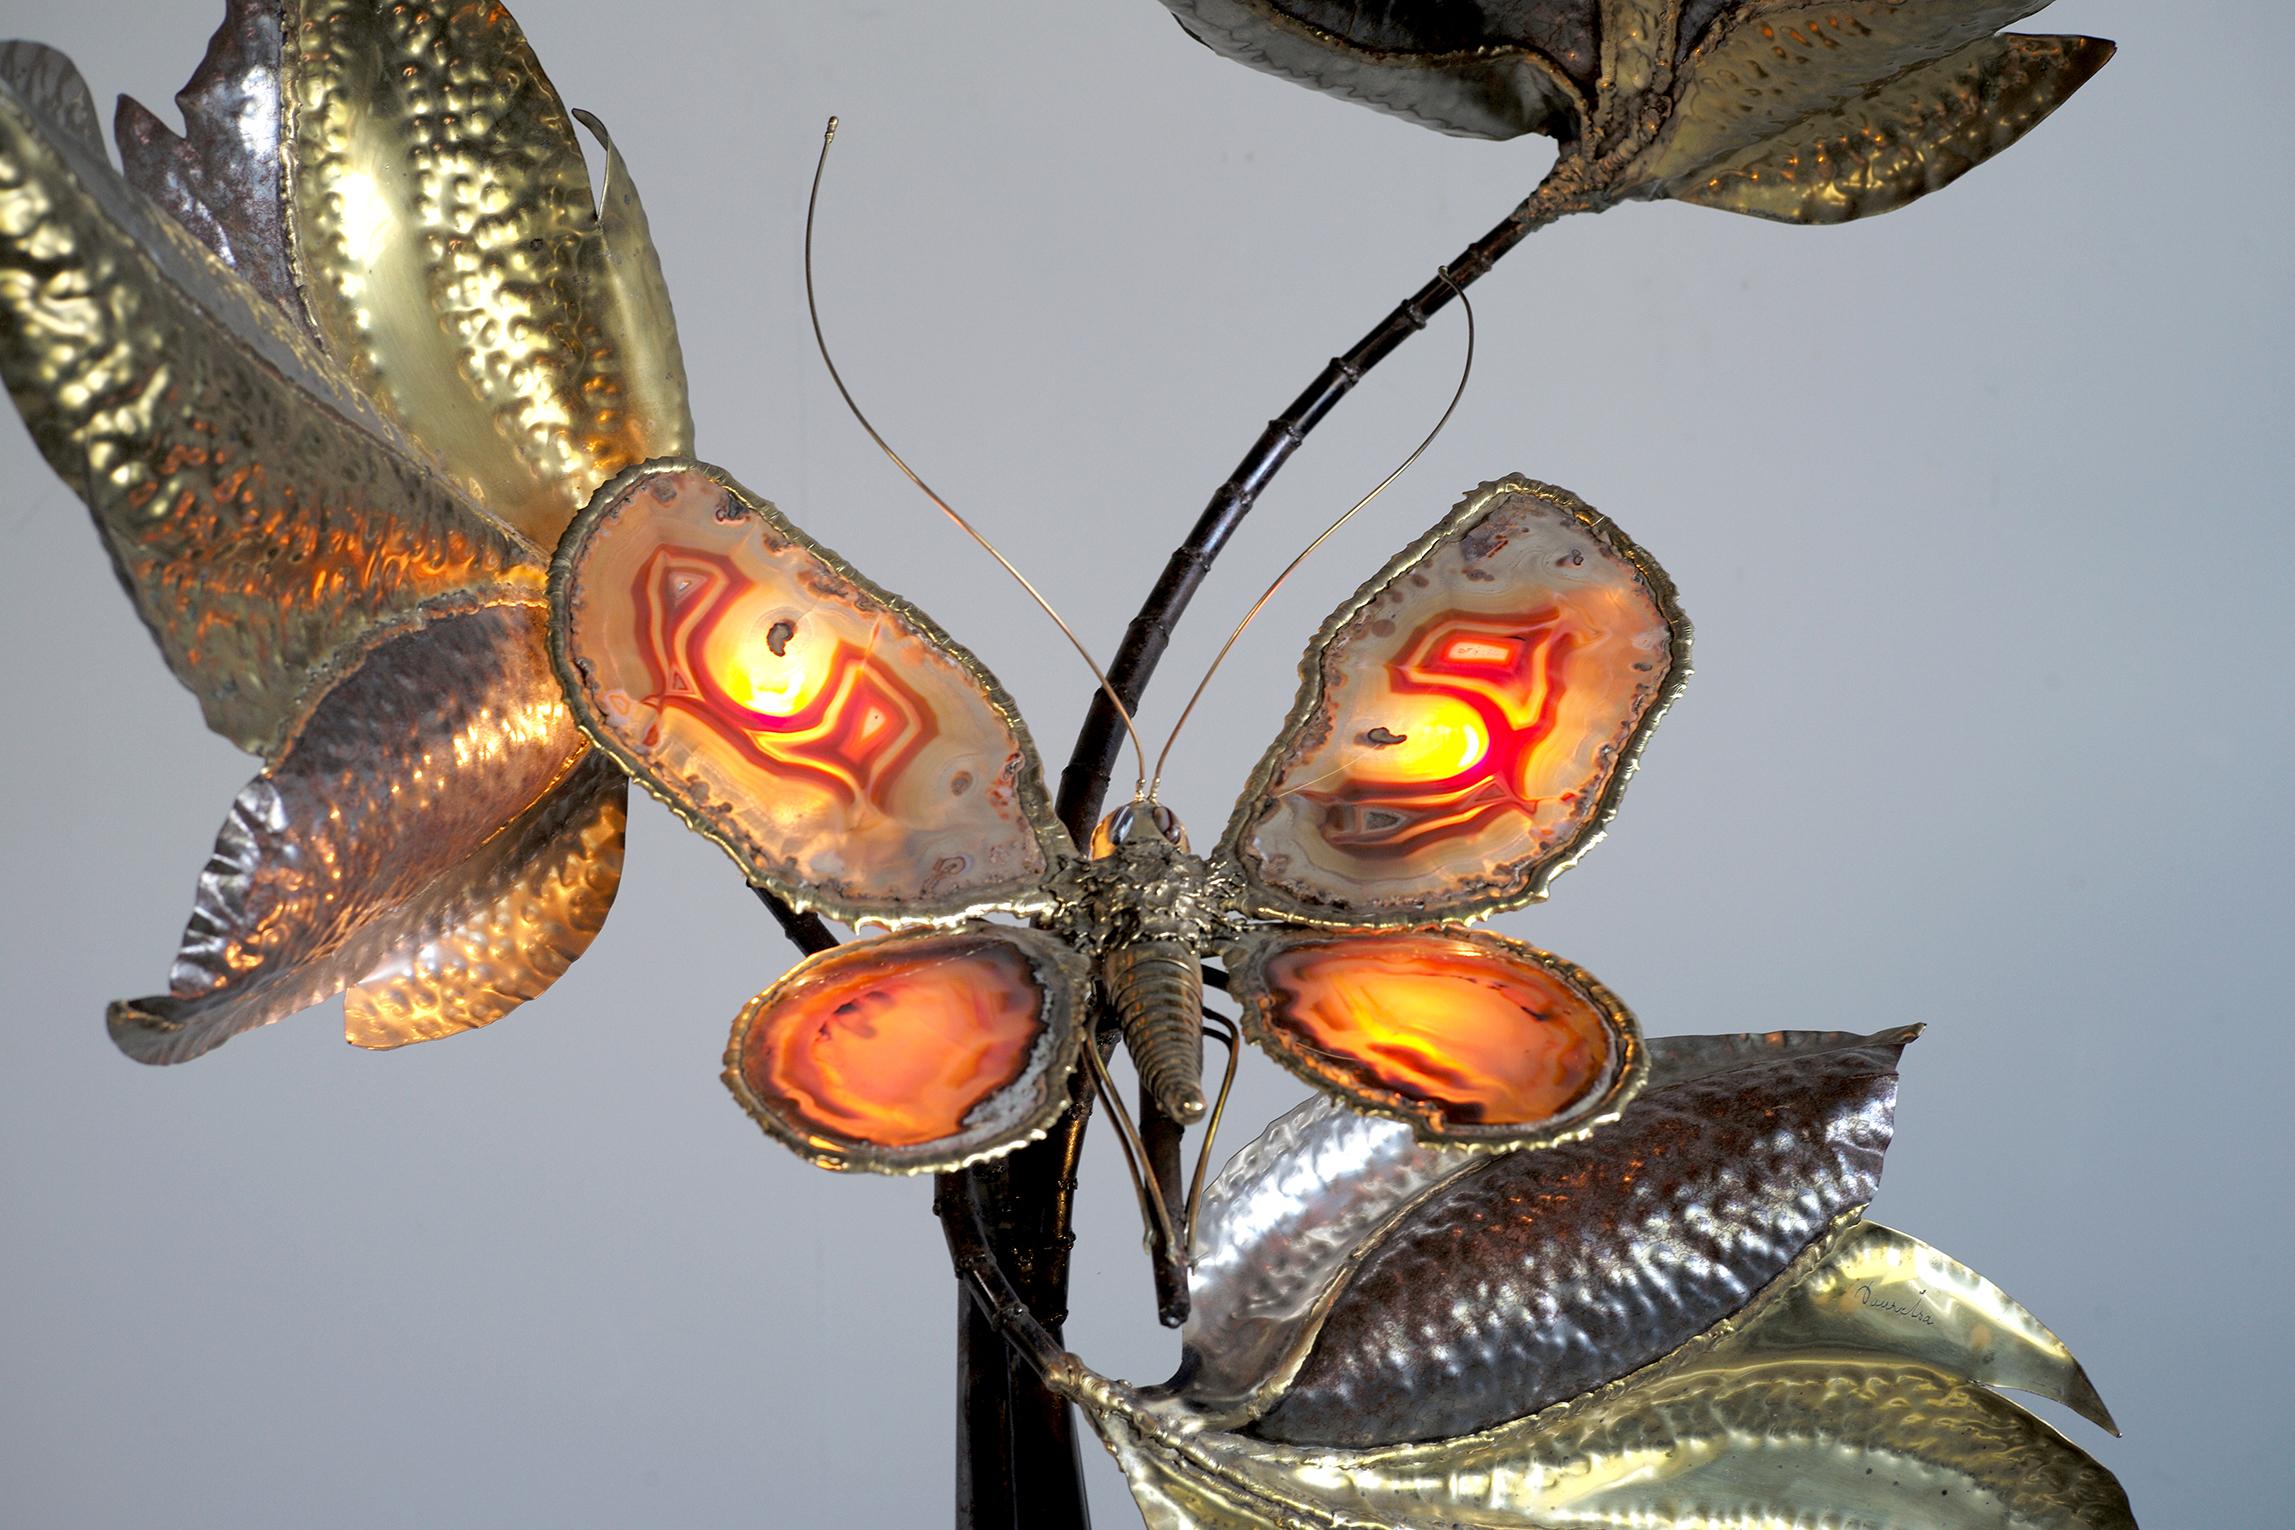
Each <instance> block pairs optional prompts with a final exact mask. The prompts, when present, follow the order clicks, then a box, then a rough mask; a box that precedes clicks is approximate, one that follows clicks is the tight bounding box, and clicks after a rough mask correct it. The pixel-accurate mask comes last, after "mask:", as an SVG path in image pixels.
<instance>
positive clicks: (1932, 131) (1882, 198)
mask: <svg viewBox="0 0 2295 1530" xmlns="http://www.w3.org/2000/svg"><path fill="white" fill-rule="evenodd" d="M2112 52H2113V49H2112V45H2111V44H2110V43H2107V42H2098V41H2097V40H2096V39H2094V38H2092V37H2022V36H2013V35H2011V36H2005V37H1992V38H1987V39H1985V40H1984V41H1982V42H1977V43H1971V44H1970V45H1969V46H1968V47H1966V48H1963V49H1962V50H1960V51H1959V52H1958V53H1955V54H1952V55H1951V56H1949V57H1947V58H1942V59H1939V60H1937V61H1936V62H1935V63H1932V64H1924V65H1921V66H1919V67H1917V68H1914V69H1910V70H1907V71H1906V72H1905V73H1904V74H1901V75H1899V76H1898V77H1897V78H1895V79H1893V80H1891V81H1889V82H1888V83H1887V84H1886V85H1883V86H1880V87H1879V88H1877V89H1875V90H1873V91H1872V92H1871V93H1870V94H1867V95H1864V96H1860V97H1858V98H1856V99H1855V100H1853V101H1850V102H1848V103H1847V104H1845V105H1843V106H1841V107H1839V108H1837V109H1835V110H1833V111H1831V112H1824V113H1819V114H1817V115H1816V116H1813V117H1810V118H1807V119H1805V120H1803V121H1801V122H1799V123H1796V124H1795V125H1794V126H1793V127H1792V128H1791V129H1790V130H1789V131H1787V132H1783V133H1780V134H1778V135H1777V136H1775V137H1771V138H1768V139H1765V140H1763V141H1762V142H1760V143H1756V144H1753V145H1752V146H1750V147H1748V148H1744V149H1740V150H1738V151H1737V152H1736V153H1735V154H1732V155H1730V156H1728V157H1726V158H1724V159H1722V160H1721V161H1719V162H1717V163H1715V164H1712V165H1709V166H1707V167H1705V168H1703V169H1700V170H1698V171H1696V172H1694V173H1693V174H1692V175H1690V176H1688V177H1687V178H1685V179H1684V180H1682V181H1680V182H1677V183H1675V184H1673V185H1671V186H1670V187H1669V188H1668V189H1667V195H1669V196H1671V197H1673V198H1675V199H1676V200H1678V201H1683V202H1695V203H1698V204H1699V205H1701V206H1705V207H1719V208H1723V209H1725V210H1727V211H1729V212H1738V213H1748V214H1751V215H1752V216H1754V217H1760V218H1772V219H1776V220H1778V221H1780V222H1786V223H1845V222H1847V221H1849V220H1850V219H1852V218H1862V217H1866V216H1869V215H1871V214H1873V213H1882V212H1887V211H1889V210H1891V209H1892V208H1897V207H1902V206H1903V205H1904V204H1905V203H1907V202H1910V201H1913V200H1915V199H1916V198H1919V197H1923V196H1926V195H1927V194H1928V193H1930V192H1932V191H1936V190H1939V189H1941V188H1942V187H1945V186H1949V185H1951V184H1952V183H1953V182H1954V181H1956V180H1958V179H1959V178H1960V177H1961V176H1963V175H1965V174H1967V173H1968V172H1969V171H1971V170H1973V169H1975V168H1976V167H1977V166H1978V165H1980V164H1982V163H1984V161H1986V160H1987V159H1990V158H1991V157H1992V156H1993V155H1995V154H1998V153H1999V152H2000V151H2001V150H2003V149H2005V148H2007V147H2008V146H2009V145H2010V144H2012V143H2014V142H2016V140H2017V139H2019V138H2021V137H2023V136H2024V135H2025V134H2026V133H2028V132H2030V131H2031V130H2032V129H2033V128H2035V127H2037V126H2039V125H2040V123H2041V121H2042V120H2043V119H2044V118H2046V117H2047V115H2048V114H2049V113H2050V112H2052V111H2054V110H2055V109H2056V108H2057V107H2058V106H2060V105H2062V104H2063V103H2064V101H2065V100H2066V99H2068V98H2069V97H2070V96H2071V94H2072V92H2073V91H2075V90H2077V89H2079V88H2080V87H2081V86H2082V85H2084V84H2086V83H2087V82H2088V80H2089V79H2090V78H2091V77H2093V76H2094V74H2095V73H2096V71H2097V70H2099V69H2101V68H2103V67H2104V65H2105V64H2106V63H2108V62H2109V61H2110V60H2111V57H2112Z"/></svg>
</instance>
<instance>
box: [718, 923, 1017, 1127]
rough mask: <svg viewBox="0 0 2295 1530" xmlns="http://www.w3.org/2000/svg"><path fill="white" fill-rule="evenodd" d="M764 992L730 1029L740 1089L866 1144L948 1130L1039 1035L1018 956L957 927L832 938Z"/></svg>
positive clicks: (789, 1118) (998, 1084)
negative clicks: (831, 946) (919, 935)
mask: <svg viewBox="0 0 2295 1530" xmlns="http://www.w3.org/2000/svg"><path fill="white" fill-rule="evenodd" d="M762 997H763V996H761V1000H760V1002H762ZM770 997H772V999H773V1003H772V1004H771V1005H770V1006H769V1007H766V1008H763V1009H762V1010H760V1009H759V1007H758V1005H755V1004H753V1005H752V1006H751V1009H750V1010H749V1011H748V1012H746V1013H744V1014H743V1015H742V1017H741V1021H740V1026H739V1030H738V1032H737V1037H738V1040H737V1065H738V1067H739V1068H740V1071H741V1076H742V1080H743V1082H744V1083H746V1084H747V1085H748V1087H749V1090H750V1092H751V1093H752V1094H753V1095H754V1096H755V1097H756V1098H757V1100H758V1101H759V1102H760V1103H762V1104H763V1105H764V1106H765V1107H766V1108H767V1109H769V1110H772V1111H773V1112H775V1113H776V1114H778V1115H779V1116H781V1117H782V1119H783V1120H784V1121H785V1122H787V1123H788V1124H789V1125H791V1126H794V1127H796V1128H797V1129H798V1130H799V1131H801V1132H803V1133H806V1134H823V1135H826V1136H829V1137H831V1138H834V1139H837V1140H839V1141H842V1142H847V1143H869V1144H873V1145H875V1146H878V1147H915V1146H919V1145H922V1144H924V1143H929V1142H936V1141H939V1140H941V1139H943V1138H947V1137H952V1136H954V1135H956V1134H957V1132H958V1131H960V1130H962V1129H963V1127H964V1126H965V1124H966V1119H965V1118H966V1117H967V1116H969V1115H970V1114H971V1113H972V1112H973V1111H974V1110H975V1109H976V1108H977V1107H979V1106H980V1105H981V1104H982V1103H983V1102H984V1101H987V1100H988V1099H990V1098H991V1097H992V1096H994V1095H995V1094H996V1093H997V1092H998V1091H1000V1090H1002V1089H1004V1088H1006V1087H1007V1086H1009V1085H1010V1084H1012V1083H1013V1082H1014V1080H1016V1079H1017V1078H1018V1077H1019V1076H1020V1074H1021V1072H1022V1071H1023V1070H1024V1069H1025V1068H1026V1066H1027V1064H1028V1058H1029V1055H1030V1053H1031V1051H1032V1050H1033V1049H1034V1047H1035V1044H1036V1039H1037V1037H1038V1036H1040V1035H1041V1034H1042V1033H1043V1030H1044V1022H1043V1010H1044V990H1043V988H1042V986H1041V984H1040V983H1039V982H1038V980H1037V977H1036V974H1035V971H1034V969H1033V968H1031V966H1030V965H1029V962H1028V958H1027V956H1026V955H1025V954H1023V953H1022V952H1021V951H1019V950H1018V949H1016V948H1015V947H1013V946H1012V945H1010V944H1008V943H1005V942H1003V941H998V940H995V939H992V938H984V937H981V936H978V935H969V934H964V933H955V934H949V935H939V936H931V937H926V938H923V939H908V940H900V941H891V942H887V941H863V942H861V943H860V944H857V945H852V946H846V947H844V948H842V949H840V950H838V951H835V952H833V953H831V954H829V955H827V956H824V957H821V958H818V959H816V960H815V961H813V962H811V963H809V964H807V966H806V967H804V968H801V969H800V970H799V972H798V974H797V976H796V978H795V980H794V981H791V982H789V983H785V984H783V985H781V986H780V987H779V989H778V990H777V991H776V992H774V993H772V994H771V995H770Z"/></svg>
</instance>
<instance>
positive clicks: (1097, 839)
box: [1092, 797, 1187, 861]
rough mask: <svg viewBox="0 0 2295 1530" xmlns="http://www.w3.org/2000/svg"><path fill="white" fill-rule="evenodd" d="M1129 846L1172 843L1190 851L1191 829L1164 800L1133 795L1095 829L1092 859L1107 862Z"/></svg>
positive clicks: (1173, 847)
mask: <svg viewBox="0 0 2295 1530" xmlns="http://www.w3.org/2000/svg"><path fill="white" fill-rule="evenodd" d="M1127 845H1146V846H1157V845H1168V846H1170V847H1171V848H1172V849H1174V850H1177V851H1179V852H1180V853H1181V854H1183V855H1184V854H1186V853H1187V829H1186V827H1185V826H1184V825H1183V824H1181V823H1180V821H1179V815H1178V814H1177V813H1174V812H1173V811H1172V810H1171V809H1170V808H1167V807H1165V806H1164V805H1163V804H1162V803H1160V802H1150V801H1145V800H1143V799H1140V798H1137V797H1135V798H1133V799H1132V800H1131V801H1129V802H1127V803H1125V804H1124V805H1123V806H1122V807H1120V808H1117V809H1116V810H1115V811H1114V812H1112V813H1110V814H1109V815H1108V816H1107V817H1105V818H1103V819H1101V820H1100V822H1099V827H1097V828H1095V829H1093V830H1092V859H1093V860H1096V861H1104V860H1106V859H1107V858H1108V857H1109V856H1111V855H1115V854H1117V853H1119V852H1120V851H1121V850H1122V849H1123V848H1124V847H1125V846H1127Z"/></svg>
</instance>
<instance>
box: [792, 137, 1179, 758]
mask: <svg viewBox="0 0 2295 1530" xmlns="http://www.w3.org/2000/svg"><path fill="white" fill-rule="evenodd" d="M836 141H837V119H836V118H834V117H831V118H830V119H829V125H828V127H827V128H826V129H825V130H824V131H823V132H822V134H821V157H820V158H819V159H818V160H816V161H815V162H814V164H813V190H812V193H811V195H809V196H807V197H806V198H805V312H806V314H807V316H808V317H810V318H811V319H812V321H813V344H814V346H815V348H816V349H818V350H819V351H820V353H821V365H823V366H824V367H827V368H828V369H829V381H831V382H833V383H835V384H836V385H837V396H838V397H839V398H842V399H843V400H844V401H845V408H847V409H848V410H850V411H851V412H852V416H853V418H854V419H855V420H857V421H859V422H860V427H861V429H863V430H865V431H867V432H868V434H869V439H870V440H871V441H874V442H875V443H876V445H877V450H878V451H880V452H883V453H884V454H885V456H886V457H887V458H888V459H889V460H890V461H891V462H892V465H893V466H894V467H896V468H899V469H900V470H901V475H902V476H903V477H905V478H906V479H908V481H909V482H910V483H912V484H914V485H916V488H917V492H919V493H921V494H922V495H923V496H924V497H925V498H926V499H929V500H931V501H932V502H933V503H934V504H935V505H937V506H939V507H940V513H941V514H943V515H945V516H947V517H948V518H949V519H950V520H952V521H954V522H955V523H956V526H957V529H958V530H959V531H962V532H963V533H964V534H965V535H966V536H968V537H970V538H972V540H973V541H975V542H978V543H979V544H980V549H981V551H983V552H985V553H987V554H988V556H989V557H991V558H994V559H995V560H996V562H997V564H998V565H999V566H1000V567H1001V568H1002V569H1003V570H1004V572H1005V573H1007V574H1010V575H1011V576H1012V577H1013V579H1014V580H1016V581H1017V582H1018V583H1019V585H1020V588H1022V589H1023V590H1026V591H1027V592H1028V598H1029V599H1030V600H1033V601H1034V602H1036V604H1037V606H1038V607H1040V608H1041V609H1042V610H1043V612H1044V614H1045V615H1046V616H1049V617H1050V618H1052V625H1053V626H1055V627H1057V628H1059V629H1060V635H1061V636H1062V637H1065V638H1066V639H1067V640H1068V646H1069V647H1071V648H1073V649H1075V650H1076V656H1077V657H1078V658H1080V659H1082V660H1083V661H1084V666H1085V667H1086V668H1087V669H1089V670H1091V672H1092V678H1093V679H1095V680H1097V681H1099V682H1100V689H1101V690H1103V691H1105V692H1107V696H1108V700H1109V701H1110V702H1111V703H1113V704H1114V706H1115V709H1116V715H1117V716H1118V717H1120V718H1122V719H1123V724H1124V732H1125V733H1126V734H1128V735H1129V736H1130V738H1131V741H1132V753H1133V754H1134V755H1136V756H1137V757H1138V759H1139V781H1138V783H1137V785H1136V786H1135V787H1134V788H1133V790H1134V794H1135V795H1139V794H1141V793H1144V792H1145V790H1146V788H1147V779H1148V760H1147V745H1146V744H1145V743H1143V742H1141V740H1140V730H1139V728H1138V726H1137V725H1136V724H1134V723H1133V721H1132V709H1131V708H1130V707H1127V706H1125V705H1124V698H1123V697H1121V696H1119V695H1117V694H1116V688H1115V687H1114V686H1113V685H1111V684H1109V683H1108V674H1107V671H1106V670H1104V669H1102V668H1100V663H1099V661H1098V660H1097V659H1095V658H1093V657H1092V654H1091V650H1090V649H1087V648H1086V647H1085V646H1084V642H1083V639H1081V638H1079V637H1077V636H1076V632H1075V629H1074V628H1072V627H1070V626H1069V625H1068V624H1067V623H1066V622H1064V621H1062V620H1061V619H1060V613H1059V612H1057V611H1055V610H1053V609H1052V603H1051V602H1050V601H1048V600H1046V599H1045V598H1044V596H1043V594H1042V593H1041V592H1040V591H1038V590H1037V588H1036V586H1034V585H1032V584H1030V583H1029V582H1028V576H1027V575H1026V574H1023V573H1021V572H1020V570H1019V569H1017V568H1015V567H1013V566H1012V560H1011V559H1010V558H1007V557H1005V556H1004V554H1003V553H1002V552H1000V551H998V550H997V547H996V544H995V543H994V542H991V541H989V540H988V538H986V537H985V536H982V535H981V534H980V531H979V528H977V527H975V526H974V525H973V524H972V523H971V522H970V521H968V520H966V519H965V518H964V517H963V516H961V515H959V514H957V513H956V507H955V506H953V505H951V504H950V503H949V502H948V501H947V500H945V499H942V498H941V497H940V496H939V495H938V494H936V493H934V492H933V488H932V485H931V484H928V483H926V482H925V481H924V480H923V479H922V478H920V477H918V476H917V471H916V469H915V468H912V467H910V466H909V465H908V462H907V460H906V459H905V458H903V457H902V456H901V454H900V453H899V452H896V451H894V450H893V449H892V443H890V442H888V441H887V440H885V438H884V437H883V436H882V435H881V434H879V433H878V431H877V428H876V427H875V426H874V425H872V424H870V423H869V417H868V416H867V415H865V414H863V413H861V406H860V405H859V404H857V403H855V402H854V401H853V390H852V389H850V388H848V387H846V386H845V379H844V376H843V375H842V374H841V373H839V372H838V371H837V363H836V360H835V358H833V357H832V356H830V354H829V340H828V337H827V336H826V335H824V334H823V333H822V332H821V306H820V303H819V302H818V301H817V300H816V299H815V297H814V295H813V213H814V210H815V209H816V208H817V207H818V206H819V205H820V201H821V177H822V174H823V172H825V171H826V170H827V169H828V168H829V145H831V144H833V143H835V142H836Z"/></svg>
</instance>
